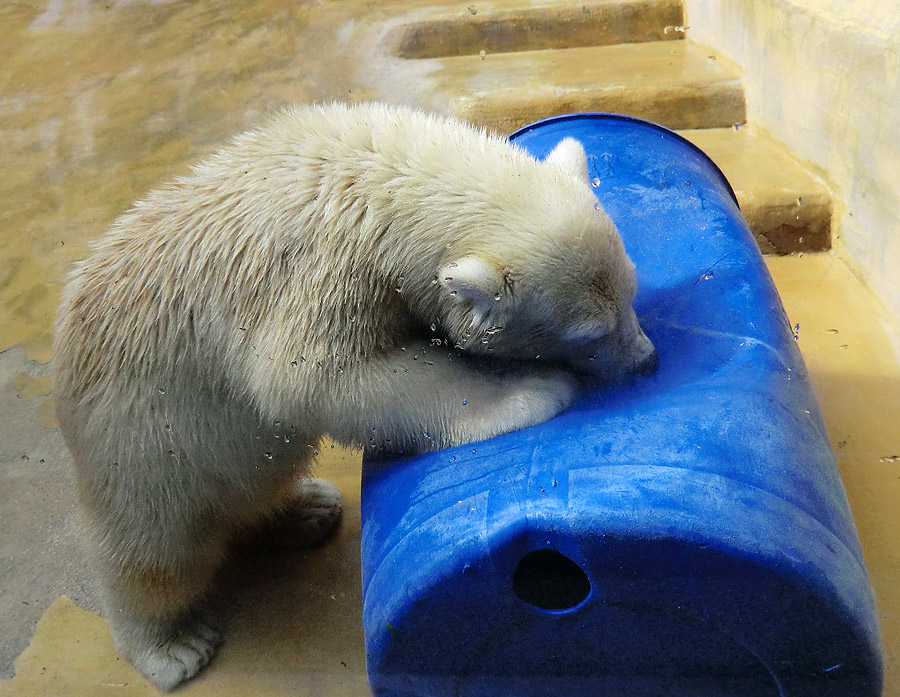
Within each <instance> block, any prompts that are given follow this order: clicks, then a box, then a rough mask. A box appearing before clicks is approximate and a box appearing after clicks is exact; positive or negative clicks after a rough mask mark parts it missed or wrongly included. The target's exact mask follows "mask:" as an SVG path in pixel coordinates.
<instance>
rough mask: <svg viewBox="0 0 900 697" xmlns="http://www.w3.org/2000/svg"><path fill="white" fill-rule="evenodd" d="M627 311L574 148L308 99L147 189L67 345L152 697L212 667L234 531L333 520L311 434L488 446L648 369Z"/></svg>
mask: <svg viewBox="0 0 900 697" xmlns="http://www.w3.org/2000/svg"><path fill="white" fill-rule="evenodd" d="M634 295H635V274H634V269H633V266H632V264H631V263H630V261H629V260H628V258H627V256H626V254H625V251H624V248H623V246H622V242H621V240H620V238H619V236H618V233H617V231H616V229H615V227H614V226H613V224H612V222H611V221H610V219H609V218H608V217H607V216H606V214H605V213H604V212H603V211H602V210H597V209H596V208H595V198H594V196H593V195H592V193H591V189H590V186H589V183H588V174H587V164H586V158H585V154H584V151H583V150H582V148H581V146H580V145H579V144H578V143H577V142H575V141H574V140H566V141H563V142H562V143H561V144H560V145H559V146H558V147H557V148H556V150H554V152H553V153H552V154H551V155H550V156H549V157H548V158H547V160H546V161H544V162H538V161H536V160H534V159H532V158H531V157H530V156H529V155H527V154H526V153H525V152H523V151H521V150H519V149H516V148H515V147H513V146H511V145H509V144H508V143H507V142H506V141H505V140H503V139H501V138H499V137H495V136H491V135H487V134H485V133H484V132H482V131H479V130H476V129H474V128H472V127H469V126H466V125H463V124H461V123H459V122H456V121H453V120H449V119H445V118H440V117H436V116H430V115H426V114H424V113H421V112H417V111H413V110H408V109H403V108H392V107H388V106H383V105H377V104H366V105H361V106H345V105H339V104H334V105H329V106H302V107H296V108H292V109H289V110H287V111H285V112H283V113H281V114H280V115H279V116H277V117H276V118H275V119H274V120H272V121H271V122H270V123H269V124H268V125H267V126H266V127H264V128H260V129H258V130H254V131H250V132H248V133H245V134H243V135H240V136H238V137H237V138H236V139H235V140H234V142H233V143H232V144H231V145H230V146H228V147H226V148H224V149H223V150H221V151H219V152H218V153H217V154H215V155H213V156H212V157H210V158H209V159H208V160H206V161H205V162H203V163H202V164H200V165H198V166H197V167H196V168H195V169H194V170H193V173H192V174H190V175H189V176H186V177H183V178H179V179H176V180H175V181H174V182H172V183H170V184H169V185H167V186H164V187H163V188H161V189H159V190H157V191H155V192H153V193H151V194H149V195H148V196H147V197H146V198H145V199H143V200H141V201H139V202H138V203H136V204H135V205H134V206H133V208H132V209H131V210H129V211H128V212H127V213H125V214H124V215H123V216H122V217H120V218H119V219H118V220H117V221H116V222H115V223H114V224H113V226H112V228H111V229H110V231H109V232H108V234H107V235H106V236H105V237H104V238H103V239H102V240H100V241H99V242H98V243H97V245H96V247H95V249H94V251H93V253H92V254H91V255H90V257H89V258H88V259H87V260H85V261H83V262H82V263H80V264H79V265H78V266H77V268H76V269H75V271H74V273H73V275H72V277H71V280H70V281H69V284H68V286H67V288H66V291H65V293H64V297H63V302H62V304H61V308H60V312H59V319H58V326H57V334H56V342H55V356H56V360H55V364H56V383H55V388H54V393H55V396H56V402H57V412H58V417H59V423H60V426H61V429H62V432H63V435H64V436H65V439H66V441H67V444H68V446H69V448H70V450H71V452H72V455H73V458H74V462H75V468H76V472H77V486H78V490H77V493H78V497H79V501H80V505H81V508H82V509H83V512H84V514H85V519H86V521H87V522H88V526H89V529H90V532H91V539H92V540H93V549H94V551H95V553H96V563H97V565H98V567H99V568H100V570H101V575H102V590H103V597H104V602H105V610H106V616H107V618H108V620H109V624H110V626H111V629H112V632H113V637H114V640H115V644H116V648H117V650H118V651H119V652H120V653H121V654H122V655H123V656H124V657H126V658H127V659H128V660H129V661H131V662H132V663H133V665H134V666H135V667H136V668H137V669H138V670H139V671H140V672H141V673H143V674H144V675H145V676H146V677H147V678H149V679H150V680H151V681H152V682H153V683H154V684H155V685H157V686H158V687H159V688H161V689H163V690H169V689H172V688H174V687H175V686H177V685H178V684H180V683H181V682H183V681H185V680H187V679H189V678H191V677H192V676H193V675H194V674H196V673H197V672H198V671H199V670H200V669H201V668H202V667H203V666H204V665H205V664H206V663H207V662H208V661H209V660H210V657H211V656H212V654H213V652H214V651H215V648H216V646H217V644H218V641H219V637H220V631H221V630H220V628H219V627H218V625H217V623H216V622H215V621H213V620H212V619H211V618H210V617H209V616H208V615H207V613H206V612H205V610H204V607H205V601H206V600H207V596H208V595H209V593H210V591H211V587H212V586H213V585H214V584H213V577H214V574H215V572H216V571H217V569H219V567H220V565H221V563H222V560H223V558H224V557H225V555H226V553H227V552H228V548H229V543H230V542H231V541H232V540H233V539H234V538H235V536H236V535H238V534H239V533H244V532H246V531H248V530H256V529H258V528H260V527H261V526H266V525H267V526H269V529H270V530H272V533H271V534H273V535H274V534H280V535H281V536H282V538H284V537H285V536H287V537H288V538H291V537H293V539H294V541H295V542H296V543H297V544H307V543H312V542H314V541H316V540H317V539H319V538H321V537H322V536H324V535H325V534H326V533H327V531H328V529H329V528H330V527H331V526H332V525H333V524H334V523H335V521H336V520H337V518H338V517H339V515H340V506H341V504H340V497H339V495H338V493H337V490H336V489H335V488H334V487H333V486H332V485H330V484H328V483H326V482H323V481H321V480H317V479H312V480H310V479H309V478H308V464H309V461H310V459H311V449H312V447H314V446H315V444H316V443H317V442H318V441H319V439H320V438H321V437H322V436H324V435H329V436H331V437H332V438H334V439H335V440H337V441H339V442H340V443H343V444H345V445H348V446H361V447H367V448H376V449H386V450H390V451H406V452H414V451H422V450H427V449H433V448H438V447H443V446H445V445H448V444H452V443H463V442H466V441H475V440H480V439H485V438H489V437H491V436H495V435H497V434H501V433H505V432H508V431H512V430H515V429H519V428H523V427H526V426H530V425H532V424H536V423H539V422H541V421H544V420H546V419H549V418H551V417H553V416H554V415H555V414H557V413H558V412H559V411H561V410H562V409H564V408H565V407H566V406H567V405H568V404H569V403H570V401H571V400H572V398H573V395H574V390H575V384H576V383H575V379H574V377H573V375H574V374H575V373H578V372H585V371H586V372H593V373H594V374H599V375H601V376H603V377H606V376H617V375H621V374H624V373H628V372H634V371H636V370H640V369H641V368H643V367H646V366H647V365H648V364H650V363H652V362H653V357H654V355H655V354H654V351H653V347H652V345H651V343H650V341H648V339H647V337H646V336H644V334H643V332H642V331H641V329H640V327H639V326H638V322H637V319H636V318H635V315H634V311H633V310H632V307H631V303H632V300H633V298H634ZM564 366H565V367H564ZM278 526H280V527H278ZM276 527H278V531H276V530H275V528H276Z"/></svg>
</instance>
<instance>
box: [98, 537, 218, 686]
mask: <svg viewBox="0 0 900 697" xmlns="http://www.w3.org/2000/svg"><path fill="white" fill-rule="evenodd" d="M224 545H225V538H224V537H222V539H220V540H207V541H206V542H205V543H204V545H203V549H202V552H200V551H198V552H197V554H196V556H194V557H193V558H190V557H189V556H188V555H186V554H182V555H179V556H180V557H181V558H182V559H181V561H179V562H174V561H172V560H171V559H170V560H166V561H163V560H159V559H157V560H150V559H145V560H142V562H141V564H140V565H136V564H128V565H126V566H125V567H121V566H120V567H112V566H111V567H110V568H109V569H108V572H107V574H106V579H105V583H104V591H105V593H104V595H105V596H106V603H105V605H106V610H107V613H108V617H107V620H108V622H109V625H110V628H111V630H112V633H113V640H114V643H115V647H116V651H117V652H118V653H119V654H121V655H122V656H123V657H124V658H126V659H128V661H129V662H130V663H131V664H132V665H133V666H134V667H135V668H136V669H137V670H138V671H139V672H140V673H141V674H142V675H144V676H145V677H146V678H147V679H148V680H150V682H152V683H153V684H154V685H156V687H158V688H159V689H160V690H164V691H169V690H172V689H174V688H175V687H177V686H178V685H180V684H181V683H183V682H185V681H186V680H189V679H191V678H192V677H194V676H195V675H196V674H197V673H198V672H199V671H200V670H201V669H202V668H204V667H205V666H206V665H207V664H208V663H209V661H210V659H211V658H212V656H213V654H214V653H215V651H216V649H217V648H218V645H219V643H220V641H221V636H222V631H223V629H224V626H223V622H222V621H221V619H220V618H219V617H217V616H216V615H215V614H214V612H213V610H212V609H210V608H209V600H210V598H209V597H208V594H209V591H210V588H211V586H212V581H213V578H214V576H215V574H216V572H217V571H218V570H219V567H220V563H221V556H220V553H221V551H222V550H223V549H224Z"/></svg>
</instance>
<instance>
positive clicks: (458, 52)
mask: <svg viewBox="0 0 900 697" xmlns="http://www.w3.org/2000/svg"><path fill="white" fill-rule="evenodd" d="M472 7H474V8H476V14H474V15H473V14H472V13H471V12H470V11H469V10H466V9H464V8H462V9H460V10H459V11H457V12H455V13H454V14H452V15H441V16H436V17H434V18H430V19H424V20H418V21H413V22H411V23H409V24H406V25H404V26H402V27H398V28H397V29H396V30H395V31H394V32H393V33H392V34H391V36H390V38H389V42H390V44H389V45H391V46H393V47H394V48H393V51H394V53H395V54H396V55H398V56H401V57H403V58H435V57H443V56H462V55H475V54H478V53H479V52H481V51H485V52H487V53H507V52H512V51H531V50H538V49H547V48H572V47H576V46H604V45H608V44H619V43H638V42H644V41H662V40H667V39H668V40H673V39H681V38H683V37H684V32H683V27H682V26H681V25H682V24H683V22H684V19H683V12H682V7H681V3H680V2H679V1H678V0H624V1H623V2H618V3H610V2H583V3H564V4H563V3H559V4H556V5H547V6H543V7H541V6H538V7H522V8H515V9H509V10H503V9H501V10H498V9H494V10H487V11H483V12H480V11H478V10H477V7H476V5H472Z"/></svg>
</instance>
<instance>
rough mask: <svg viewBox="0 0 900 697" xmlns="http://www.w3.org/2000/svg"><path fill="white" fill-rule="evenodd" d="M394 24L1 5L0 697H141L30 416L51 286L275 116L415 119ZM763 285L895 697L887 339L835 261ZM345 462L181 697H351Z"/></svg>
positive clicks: (334, 457)
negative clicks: (143, 204) (867, 577)
mask: <svg viewBox="0 0 900 697" xmlns="http://www.w3.org/2000/svg"><path fill="white" fill-rule="evenodd" d="M413 5H414V3H412V2H411V0H407V1H406V2H396V3H393V4H392V5H388V4H386V3H374V4H373V3H367V2H363V0H342V1H341V2H324V3H309V4H297V3H283V2H279V1H278V0H262V1H260V2H253V3H246V4H242V5H239V6H237V7H232V3H228V2H225V0H211V1H210V2H205V3H188V2H165V1H163V2H142V1H133V2H128V1H127V0H118V1H117V2H113V3H90V2H86V1H84V0H44V1H43V2H18V3H5V4H3V5H0V26H3V27H4V30H3V34H4V40H3V41H2V42H0V308H2V311H0V424H2V425H0V429H2V440H0V627H2V628H3V629H2V632H0V676H2V677H3V678H10V679H8V680H0V695H4V696H5V697H6V696H12V695H16V696H21V697H26V696H27V697H31V696H32V695H67V696H68V695H73V696H78V695H85V696H86V697H87V696H89V695H90V696H93V695H97V694H102V693H103V691H109V690H117V691H118V692H120V693H127V694H135V695H140V694H155V692H154V691H153V689H152V688H151V687H150V686H149V685H148V683H146V682H145V681H144V680H143V679H141V678H140V677H139V676H138V675H137V674H135V673H134V671H132V670H131V669H130V667H128V666H127V664H125V663H124V662H123V661H121V660H120V659H118V658H117V657H116V655H115V654H114V652H113V651H112V647H111V644H110V640H109V636H108V633H107V631H106V627H105V624H104V622H103V621H102V619H100V617H99V616H98V615H97V614H96V613H95V610H96V602H95V598H94V595H93V593H92V590H91V584H90V581H89V573H88V569H86V568H85V566H84V564H83V562H82V558H83V557H82V555H81V553H80V550H79V542H78V536H77V521H76V516H75V513H74V508H73V501H72V496H71V488H72V477H71V474H70V471H69V466H70V463H69V458H68V455H67V453H66V451H65V448H64V446H63V443H62V440H61V438H60V435H59V432H58V430H56V428H55V424H54V421H53V417H52V402H51V398H49V397H48V395H49V389H50V385H49V378H48V376H49V374H50V370H51V364H50V360H51V358H52V356H51V352H50V337H51V332H52V317H53V313H54V311H55V307H56V303H57V299H58V293H59V288H60V283H61V280H62V279H63V277H64V273H65V269H66V268H67V266H68V265H69V264H70V263H71V262H72V261H73V260H75V259H78V258H80V257H82V256H83V255H84V254H85V253H86V250H87V243H88V241H89V240H91V239H94V238H96V237H98V236H99V235H100V234H101V233H102V232H103V230H104V229H105V228H106V227H107V226H108V225H109V223H110V222H111V221H112V220H113V219H114V218H115V216H116V215H117V214H119V213H120V212H122V211H123V210H124V209H125V208H126V207H127V206H128V204H129V203H130V202H131V201H132V200H134V199H135V198H137V197H138V196H140V195H141V194H143V193H145V192H146V191H147V190H148V189H149V188H151V187H152V186H154V185H155V184H157V183H159V182H161V181H163V180H165V179H167V178H169V177H171V176H172V175H174V174H177V173H179V172H183V171H185V169H186V168H187V166H188V164H189V163H190V162H192V161H195V160H196V159H198V158H199V157H201V156H202V155H203V154H205V153H207V152H209V151H210V150H211V149H212V148H213V147H215V145H217V144H218V143H221V142H223V141H224V140H226V139H227V138H228V136H229V135H230V134H232V133H234V132H237V131H239V130H242V129H243V128H245V127H247V126H249V125H251V124H253V123H254V122H256V121H258V120H259V119H260V118H261V117H262V116H263V115H264V114H266V113H268V112H270V111H271V110H272V109H274V108H276V107H277V106H278V105H280V104H283V103H285V102H290V101H309V100H320V99H335V98H341V99H349V100H356V99H365V98H373V97H382V98H390V99H392V100H394V101H404V100H407V101H414V99H413V98H412V97H411V96H409V90H407V89H406V85H408V84H412V83H414V82H417V81H426V82H427V80H428V79H429V77H428V70H429V69H428V68H426V67H423V66H422V65H419V64H411V63H409V62H403V61H402V60H400V59H397V58H394V57H392V56H390V55H388V54H387V53H385V52H384V51H382V50H380V49H379V42H380V41H381V40H382V39H383V38H384V36H386V35H387V33H388V31H389V29H390V27H391V23H392V22H394V20H393V17H394V15H395V14H396V12H395V11H394V10H392V8H397V7H400V8H403V7H405V8H407V9H408V8H409V7H411V6H413ZM424 63H427V61H426V62H424ZM769 264H770V268H771V270H772V272H773V275H774V277H775V280H776V283H777V285H778V287H779V290H780V291H781V293H782V297H783V299H784V302H785V305H786V307H787V309H788V313H789V314H790V316H791V319H792V321H793V322H799V323H800V325H801V329H800V346H801V349H802V350H803V353H804V355H805V356H806V359H807V362H808V364H809V368H810V373H811V375H812V378H813V381H814V384H815V386H816V389H817V390H818V392H819V396H820V398H821V400H822V406H823V412H824V414H825V418H826V422H827V425H828V428H829V433H830V435H831V438H832V444H833V446H834V448H835V452H836V454H837V457H838V461H839V465H840V467H841V471H842V474H843V476H844V479H845V482H846V486H847V489H848V493H849V496H850V501H851V504H852V506H853V510H854V514H855V516H856V519H857V523H858V527H859V531H860V536H861V538H862V543H863V548H864V551H865V553H866V557H867V562H868V566H869V571H870V574H871V577H872V582H873V585H874V587H875V590H876V595H877V602H878V607H879V612H880V614H881V620H882V629H883V633H884V639H885V645H886V660H887V689H886V692H885V694H886V695H888V696H889V697H898V696H900V584H898V583H897V581H898V578H900V544H898V542H900V534H898V532H897V527H896V511H897V505H898V503H900V461H898V459H897V457H896V456H897V455H900V431H898V429H897V428H896V424H897V423H898V422H900V405H898V403H897V401H896V394H897V393H898V387H900V339H898V337H900V328H898V326H897V324H896V323H895V321H894V320H893V319H892V318H890V317H888V316H887V315H886V314H885V313H884V310H883V309H882V307H881V305H880V303H879V302H878V300H877V299H876V298H874V296H872V295H871V294H870V293H869V292H868V291H867V290H866V289H865V287H864V285H863V284H861V283H860V281H859V280H858V279H856V278H855V277H854V276H853V275H852V274H850V273H849V272H848V271H847V269H846V267H845V266H844V265H843V264H842V263H841V261H840V259H839V258H837V257H836V256H833V255H831V254H821V255H809V254H807V255H806V256H804V257H802V258H801V257H798V256H794V257H779V258H774V257H773V258H770V259H769ZM358 461H359V457H358V455H355V454H353V453H349V452H346V451H340V450H338V449H334V450H332V449H330V448H326V449H325V450H324V452H323V455H322V457H321V461H320V463H319V469H320V473H321V474H322V475H323V476H326V477H328V478H330V479H333V480H334V481H336V482H337V483H338V484H339V486H340V487H341V489H342V492H343V494H344V497H345V501H346V504H347V506H346V509H347V515H346V519H345V521H344V524H343V526H342V528H341V530H340V532H339V533H338V535H337V536H336V537H335V538H334V539H332V540H331V541H330V542H329V544H328V545H327V546H325V547H324V548H322V549H320V550H314V551H311V552H308V553H305V554H303V555H295V556H283V555H281V556H271V557H267V558H261V559H244V560H240V561H238V562H237V563H236V564H235V566H234V568H233V569H232V570H231V572H230V573H229V575H228V579H229V584H230V586H231V587H232V589H233V591H234V618H233V622H232V627H231V629H230V632H229V634H228V637H227V643H226V644H225V645H224V647H223V649H222V651H221V653H220V654H219V656H218V657H217V658H216V660H215V663H214V664H213V665H212V666H211V668H210V669H209V670H208V671H206V672H205V673H204V674H203V676H202V677H201V678H200V679H199V680H198V681H196V682H194V683H192V684H190V685H189V686H188V687H187V688H185V689H184V693H185V694H198V695H202V694H210V695H212V694H216V695H217V696H218V697H224V696H226V695H245V694H254V695H282V694H292V695H323V694H327V695H329V696H335V697H341V696H343V695H348V696H349V695H366V694H368V688H367V684H366V680H365V672H364V671H365V666H364V651H363V645H362V629H361V626H360V612H361V591H360V587H359V491H358ZM35 625H36V627H35ZM14 673H15V678H14V679H13V678H12V676H13V674H14Z"/></svg>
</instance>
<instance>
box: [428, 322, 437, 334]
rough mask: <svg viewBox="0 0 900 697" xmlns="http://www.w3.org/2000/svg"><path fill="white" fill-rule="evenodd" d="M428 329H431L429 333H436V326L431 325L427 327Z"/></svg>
mask: <svg viewBox="0 0 900 697" xmlns="http://www.w3.org/2000/svg"><path fill="white" fill-rule="evenodd" d="M429 329H431V331H433V332H436V331H437V326H436V325H435V324H433V323H432V324H431V326H430V327H429Z"/></svg>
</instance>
